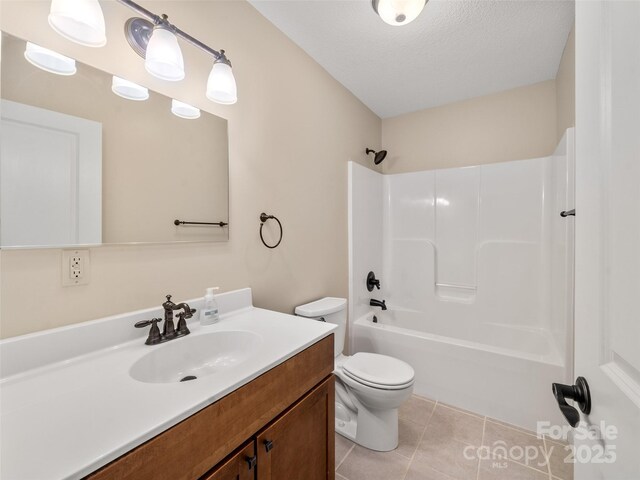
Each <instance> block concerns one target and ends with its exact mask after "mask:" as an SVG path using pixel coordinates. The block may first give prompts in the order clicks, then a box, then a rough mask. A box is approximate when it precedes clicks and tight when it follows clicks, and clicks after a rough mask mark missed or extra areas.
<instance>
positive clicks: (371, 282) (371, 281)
mask: <svg viewBox="0 0 640 480" xmlns="http://www.w3.org/2000/svg"><path fill="white" fill-rule="evenodd" d="M373 287H376V288H377V289H378V290H380V280H378V279H377V278H376V274H375V273H373V272H369V273H368V274H367V290H369V291H370V292H373Z"/></svg>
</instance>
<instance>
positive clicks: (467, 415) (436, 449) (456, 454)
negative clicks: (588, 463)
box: [336, 395, 573, 480]
mask: <svg viewBox="0 0 640 480" xmlns="http://www.w3.org/2000/svg"><path fill="white" fill-rule="evenodd" d="M399 417H400V424H399V434H400V444H399V445H398V448H397V449H396V450H394V451H392V452H373V451H371V450H367V449H366V448H362V447H360V446H358V445H355V444H354V443H353V442H351V441H349V440H347V439H346V438H344V437H342V436H340V435H338V434H336V480H573V465H572V464H571V463H565V462H564V459H565V457H567V455H568V454H569V452H568V451H567V450H565V447H566V445H565V444H560V443H556V442H552V441H550V440H548V439H547V438H544V439H540V438H538V437H536V435H535V434H534V433H532V432H528V431H526V430H523V429H520V428H518V427H514V426H511V425H508V424H505V423H502V422H499V421H497V420H494V419H492V418H488V417H483V416H480V415H477V414H475V413H471V412H467V411H464V410H460V409H456V408H454V407H450V406H447V405H444V404H442V403H437V402H433V401H431V400H428V399H425V398H422V397H418V396H416V395H414V396H413V397H411V398H410V399H409V400H408V401H407V403H405V405H403V406H402V408H401V409H400V413H399ZM465 454H466V455H465Z"/></svg>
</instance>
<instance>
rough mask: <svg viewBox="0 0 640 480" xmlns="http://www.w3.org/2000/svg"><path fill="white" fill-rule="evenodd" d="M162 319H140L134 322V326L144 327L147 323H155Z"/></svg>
mask: <svg viewBox="0 0 640 480" xmlns="http://www.w3.org/2000/svg"><path fill="white" fill-rule="evenodd" d="M161 321H162V319H161V318H152V319H151V320H141V321H140V322H136V323H135V325H134V327H136V328H144V327H148V326H149V325H151V324H152V323H153V324H157V323H158V322H161Z"/></svg>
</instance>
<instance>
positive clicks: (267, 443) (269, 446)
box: [264, 440, 273, 452]
mask: <svg viewBox="0 0 640 480" xmlns="http://www.w3.org/2000/svg"><path fill="white" fill-rule="evenodd" d="M272 448H273V442H272V441H271V440H265V441H264V449H265V450H266V451H267V452H268V451H269V450H271V449H272Z"/></svg>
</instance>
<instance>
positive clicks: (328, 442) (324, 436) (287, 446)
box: [256, 377, 335, 480]
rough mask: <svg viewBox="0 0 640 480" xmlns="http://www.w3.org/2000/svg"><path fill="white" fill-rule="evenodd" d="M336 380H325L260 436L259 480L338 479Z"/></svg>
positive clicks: (257, 447)
mask: <svg viewBox="0 0 640 480" xmlns="http://www.w3.org/2000/svg"><path fill="white" fill-rule="evenodd" d="M333 380H334V379H333V377H331V378H329V379H327V380H325V381H324V382H322V383H321V384H320V385H319V386H318V387H316V388H315V389H314V390H313V391H312V392H310V393H309V394H308V395H307V396H305V397H304V398H303V399H302V400H301V401H300V402H298V403H297V404H296V405H295V406H294V407H293V408H292V409H291V410H289V411H287V413H285V414H284V415H282V416H281V417H280V418H279V419H278V420H276V421H274V422H273V423H271V424H270V425H269V426H268V427H267V428H265V429H264V430H263V431H262V433H260V434H259V435H258V437H257V445H256V449H257V450H258V476H257V478H258V479H259V480H288V479H300V480H303V479H304V480H327V479H328V478H334V471H335V466H334V464H335V460H334V457H335V452H334V450H335V441H334V433H333V432H334V409H335V403H334V382H333ZM329 424H330V425H331V427H330V428H328V425H329Z"/></svg>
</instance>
